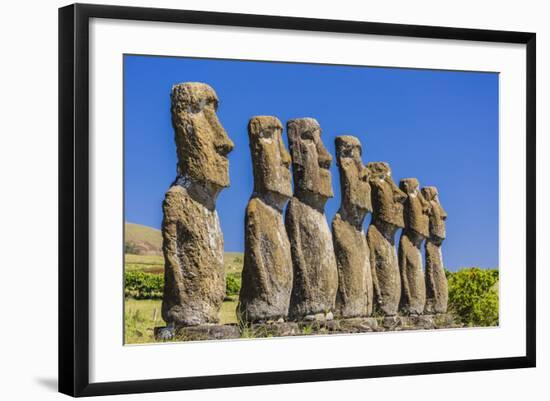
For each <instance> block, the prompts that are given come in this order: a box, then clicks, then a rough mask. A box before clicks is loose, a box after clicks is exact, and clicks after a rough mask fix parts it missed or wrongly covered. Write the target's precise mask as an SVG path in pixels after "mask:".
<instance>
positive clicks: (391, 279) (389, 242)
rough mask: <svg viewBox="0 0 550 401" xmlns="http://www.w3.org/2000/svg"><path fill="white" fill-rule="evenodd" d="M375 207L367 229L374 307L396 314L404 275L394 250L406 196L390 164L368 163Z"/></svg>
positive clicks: (401, 224)
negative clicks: (393, 176)
mask: <svg viewBox="0 0 550 401" xmlns="http://www.w3.org/2000/svg"><path fill="white" fill-rule="evenodd" d="M367 167H368V169H369V174H370V179H369V183H370V186H371V199H372V206H373V216H372V221H371V223H370V225H369V229H368V231H367V242H368V244H369V249H370V265H371V270H372V278H373V284H374V299H375V301H374V303H375V307H376V308H377V309H378V310H379V311H380V312H381V313H382V314H384V315H387V316H393V315H395V314H397V310H398V308H399V299H400V297H401V278H400V274H399V265H398V263H397V254H396V252H395V232H396V231H397V230H398V229H399V228H403V226H404V221H403V202H404V201H405V199H406V195H405V194H404V193H403V192H402V191H401V190H400V189H399V188H398V187H397V185H396V184H395V182H393V179H392V177H391V170H390V167H389V165H388V164H387V163H384V162H375V163H369V164H368V166H367Z"/></svg>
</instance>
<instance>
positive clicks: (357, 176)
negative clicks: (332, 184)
mask: <svg viewBox="0 0 550 401" xmlns="http://www.w3.org/2000/svg"><path fill="white" fill-rule="evenodd" d="M361 155H362V150H361V142H359V139H357V138H355V137H353V136H338V137H336V163H337V164H338V167H339V170H340V187H341V192H342V205H343V206H345V205H348V206H351V207H352V208H354V209H358V210H359V211H360V212H361V213H364V214H366V213H370V212H372V203H371V194H370V184H369V173H368V169H367V167H366V166H365V165H364V164H363V161H362V159H361Z"/></svg>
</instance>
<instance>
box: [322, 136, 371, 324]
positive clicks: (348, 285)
mask: <svg viewBox="0 0 550 401" xmlns="http://www.w3.org/2000/svg"><path fill="white" fill-rule="evenodd" d="M361 153H362V152H361V143H360V142H359V140H358V139H357V138H355V137H353V136H339V137H336V162H337V165H338V169H339V171H340V188H341V193H342V203H341V205H340V209H339V210H338V212H337V213H336V215H335V216H334V219H333V220H332V238H333V241H334V252H335V254H336V264H337V266H338V292H337V293H336V307H335V311H336V314H337V315H338V316H340V317H355V316H369V315H370V314H371V313H372V305H373V286H372V275H371V268H370V259H369V258H370V256H369V247H368V245H367V239H366V237H365V233H364V231H363V221H364V220H365V216H366V214H367V213H370V212H372V204H371V197H370V185H369V182H368V179H369V175H368V170H367V168H366V166H365V165H364V164H363V161H362V160H361Z"/></svg>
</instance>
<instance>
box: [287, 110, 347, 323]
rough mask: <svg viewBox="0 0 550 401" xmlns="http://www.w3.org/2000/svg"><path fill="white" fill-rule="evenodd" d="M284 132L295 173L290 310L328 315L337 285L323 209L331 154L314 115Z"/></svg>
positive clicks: (298, 315) (328, 194)
mask: <svg viewBox="0 0 550 401" xmlns="http://www.w3.org/2000/svg"><path fill="white" fill-rule="evenodd" d="M287 134H288V142H289V145H290V153H291V156H292V171H293V177H294V196H293V197H292V199H291V200H290V202H289V206H288V208H287V211H286V216H285V226H286V230H287V233H288V237H289V240H290V249H291V254H292V264H293V274H294V279H293V288H292V294H291V297H290V309H289V315H290V317H291V318H293V319H300V318H306V319H310V318H311V317H315V315H320V314H324V317H325V318H330V317H331V316H332V310H333V309H334V302H335V298H336V290H337V288H338V271H337V268H336V260H335V257H334V247H333V244H332V236H331V233H330V229H329V226H328V224H327V220H326V217H325V214H324V206H325V203H326V201H327V200H328V199H329V198H331V197H332V196H333V193H332V183H331V176H330V171H329V168H330V164H331V162H332V157H331V155H330V154H329V153H328V151H327V150H326V148H325V146H324V145H323V142H322V141H321V128H320V126H319V123H318V122H317V121H316V120H315V119H313V118H299V119H295V120H290V121H289V122H288V123H287Z"/></svg>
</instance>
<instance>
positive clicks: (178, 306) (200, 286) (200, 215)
mask: <svg viewBox="0 0 550 401" xmlns="http://www.w3.org/2000/svg"><path fill="white" fill-rule="evenodd" d="M217 104H218V99H217V97H216V93H215V92H214V90H213V89H212V88H211V87H209V86H208V85H206V84H202V83H183V84H179V85H175V86H174V87H173V88H172V125H173V127H174V130H175V136H176V146H177V154H178V176H177V178H176V180H175V182H174V183H173V184H172V186H171V188H170V189H169V190H168V192H167V193H166V197H165V199H164V203H163V213H164V218H163V222H162V236H163V253H164V260H165V286H164V296H163V302H162V317H163V319H164V320H165V321H166V323H168V325H172V326H173V325H175V326H176V327H177V326H190V325H199V324H203V323H215V322H217V321H218V312H219V309H220V307H221V305H222V302H223V299H224V296H225V271H224V266H223V235H222V232H221V229H220V224H219V220H218V215H217V213H216V210H215V202H216V197H217V195H218V194H219V192H220V191H221V190H222V189H223V188H225V187H227V186H229V171H228V167H229V164H228V160H227V154H228V153H229V152H230V151H231V150H232V149H233V143H232V142H231V140H230V139H229V137H228V136H227V134H226V132H225V130H224V129H223V127H222V126H221V124H220V122H219V121H218V118H217V116H216V109H217Z"/></svg>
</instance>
